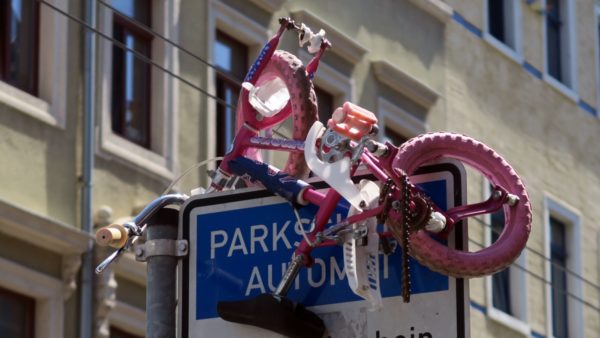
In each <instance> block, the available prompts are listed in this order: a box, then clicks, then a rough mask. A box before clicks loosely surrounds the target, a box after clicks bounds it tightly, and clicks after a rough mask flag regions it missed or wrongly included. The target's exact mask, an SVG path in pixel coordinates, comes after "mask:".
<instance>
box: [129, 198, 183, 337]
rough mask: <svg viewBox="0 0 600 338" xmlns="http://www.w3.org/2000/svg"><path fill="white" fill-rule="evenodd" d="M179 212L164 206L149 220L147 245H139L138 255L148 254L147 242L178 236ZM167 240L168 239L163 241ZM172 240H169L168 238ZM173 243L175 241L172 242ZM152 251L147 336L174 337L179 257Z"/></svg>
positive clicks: (149, 260)
mask: <svg viewBox="0 0 600 338" xmlns="http://www.w3.org/2000/svg"><path fill="white" fill-rule="evenodd" d="M178 217H179V213H178V211H177V210H174V209H162V210H160V211H159V212H158V213H157V214H156V215H155V216H154V217H152V219H151V222H150V223H149V224H148V227H147V229H146V236H147V240H146V244H145V245H144V249H141V250H139V248H136V255H137V256H143V255H145V254H144V252H143V250H146V251H148V252H149V251H150V250H151V247H149V245H148V244H153V243H156V247H153V248H154V249H156V248H158V246H163V243H165V242H171V241H175V240H177V221H178ZM164 240H168V241H164ZM169 240H170V241H169ZM171 243H173V242H171ZM154 251H164V252H165V254H156V255H154V254H153V255H149V256H148V257H147V258H146V261H147V269H148V272H147V281H146V337H148V338H174V337H175V323H176V321H175V317H176V316H175V311H176V305H177V301H176V287H177V285H176V272H177V262H178V260H179V258H178V257H176V256H175V255H174V254H168V253H166V251H168V250H154Z"/></svg>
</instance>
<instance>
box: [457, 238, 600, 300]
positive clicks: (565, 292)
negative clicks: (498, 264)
mask: <svg viewBox="0 0 600 338" xmlns="http://www.w3.org/2000/svg"><path fill="white" fill-rule="evenodd" d="M469 242H471V243H473V244H475V245H477V246H479V247H482V248H485V246H484V245H483V244H482V243H479V242H477V241H475V240H474V239H472V238H469ZM510 266H511V267H515V268H517V269H519V270H522V271H524V272H525V273H527V274H529V275H530V276H532V277H533V278H535V279H537V280H539V281H541V282H543V283H544V284H546V285H549V286H550V287H551V288H552V289H554V290H556V291H558V292H560V293H562V294H564V295H566V296H567V297H570V298H572V299H574V300H576V301H578V302H581V303H582V304H584V305H586V306H588V307H589V308H591V309H593V310H596V311H597V312H600V307H598V306H596V305H594V304H592V303H590V302H588V301H586V300H584V299H583V298H581V297H580V296H578V295H575V294H573V293H571V292H570V291H569V290H567V289H564V288H560V287H558V286H557V285H555V284H554V283H552V281H549V280H547V279H546V278H545V277H543V276H540V275H538V274H536V273H535V272H533V271H531V270H528V269H527V268H525V267H524V266H522V265H520V264H518V263H516V262H514V263H512V264H511V265H510Z"/></svg>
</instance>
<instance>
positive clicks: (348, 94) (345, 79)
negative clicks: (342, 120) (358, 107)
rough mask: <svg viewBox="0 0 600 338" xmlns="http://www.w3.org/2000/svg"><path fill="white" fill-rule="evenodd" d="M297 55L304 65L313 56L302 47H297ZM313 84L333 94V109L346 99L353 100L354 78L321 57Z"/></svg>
mask: <svg viewBox="0 0 600 338" xmlns="http://www.w3.org/2000/svg"><path fill="white" fill-rule="evenodd" d="M298 57H299V58H300V60H301V61H302V63H303V64H304V66H306V65H308V63H309V62H310V60H311V59H312V57H313V56H312V55H311V54H309V53H308V52H307V51H306V50H305V49H304V48H301V49H298ZM313 84H314V85H315V86H317V87H319V88H321V90H323V91H326V92H327V93H329V94H330V95H331V96H333V106H334V109H335V107H341V106H342V105H343V104H344V102H346V101H349V102H354V99H355V97H356V93H355V86H354V80H353V79H352V78H351V77H350V76H347V75H345V74H343V73H342V72H340V71H338V70H336V69H335V68H333V67H332V66H330V65H328V64H327V62H326V61H324V60H322V59H321V61H320V62H319V68H317V73H316V74H315V78H314V79H313ZM332 113H333V112H332Z"/></svg>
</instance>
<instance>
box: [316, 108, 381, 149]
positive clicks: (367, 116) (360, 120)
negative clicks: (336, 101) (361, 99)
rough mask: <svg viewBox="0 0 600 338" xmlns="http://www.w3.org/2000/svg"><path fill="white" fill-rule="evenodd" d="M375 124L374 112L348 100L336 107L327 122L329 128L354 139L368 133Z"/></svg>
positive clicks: (356, 139)
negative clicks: (341, 105) (340, 106)
mask: <svg viewBox="0 0 600 338" xmlns="http://www.w3.org/2000/svg"><path fill="white" fill-rule="evenodd" d="M375 124H377V117H375V114H373V113H372V112H370V111H368V110H366V109H364V108H362V107H359V106H357V105H355V104H352V103H350V102H346V103H344V105H343V107H342V108H338V109H336V110H335V111H334V112H333V115H332V116H331V119H329V121H328V122H327V125H328V126H329V127H330V128H331V129H333V130H335V131H336V132H338V133H340V134H342V135H344V136H346V137H348V138H350V139H352V140H355V141H358V140H360V139H361V138H362V137H363V136H365V135H367V134H369V133H370V132H371V130H372V129H373V125H375Z"/></svg>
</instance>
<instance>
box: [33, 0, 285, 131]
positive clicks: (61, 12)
mask: <svg viewBox="0 0 600 338" xmlns="http://www.w3.org/2000/svg"><path fill="white" fill-rule="evenodd" d="M36 1H38V2H40V3H42V4H44V5H46V6H48V7H49V8H51V9H53V10H54V11H56V12H58V13H60V14H62V15H63V16H65V17H67V18H69V19H71V20H73V21H75V22H77V23H79V24H80V25H82V26H83V27H84V28H86V29H88V30H90V31H92V32H94V33H96V34H98V35H99V36H101V37H102V38H104V39H106V40H108V41H111V42H112V43H113V44H114V45H115V46H117V47H119V48H120V49H122V50H125V51H127V52H131V53H132V54H133V55H134V56H135V57H137V58H138V59H140V60H141V61H142V62H145V63H148V64H151V65H153V66H154V67H156V68H158V69H160V70H162V71H163V72H165V73H166V74H169V75H171V76H172V77H174V78H175V79H177V80H179V81H181V82H183V83H185V84H187V85H188V86H190V87H192V88H193V89H196V90H197V91H199V92H200V93H202V94H204V95H206V96H207V97H209V98H212V99H213V100H215V101H217V102H218V103H220V104H222V105H224V106H225V107H228V108H231V109H233V110H235V109H236V108H237V106H235V105H233V104H230V103H228V102H227V101H225V100H223V99H221V98H219V97H217V96H215V95H212V94H210V93H209V92H208V91H206V90H204V89H203V88H201V87H199V86H197V85H195V84H193V83H192V82H190V81H188V80H186V79H184V78H182V77H181V76H179V75H177V74H175V73H173V72H172V71H170V70H168V69H166V68H165V67H163V66H161V65H159V64H158V63H156V62H154V61H153V60H151V59H149V58H148V57H146V56H145V55H143V54H141V53H140V52H138V51H136V50H135V49H131V48H129V47H127V46H126V45H125V44H123V43H122V42H120V41H118V40H116V39H114V38H112V37H111V36H108V35H107V34H105V33H103V32H101V31H100V30H98V29H95V28H93V27H91V26H90V25H89V24H87V23H86V22H85V21H83V20H81V19H79V18H77V17H75V16H73V15H71V14H69V13H67V12H65V11H63V10H61V9H60V8H58V7H56V6H54V5H52V4H50V3H48V2H46V1H44V0H36ZM273 133H275V134H277V135H279V136H280V137H282V138H285V139H289V137H288V136H286V135H283V134H281V133H280V132H278V130H274V131H273Z"/></svg>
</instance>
